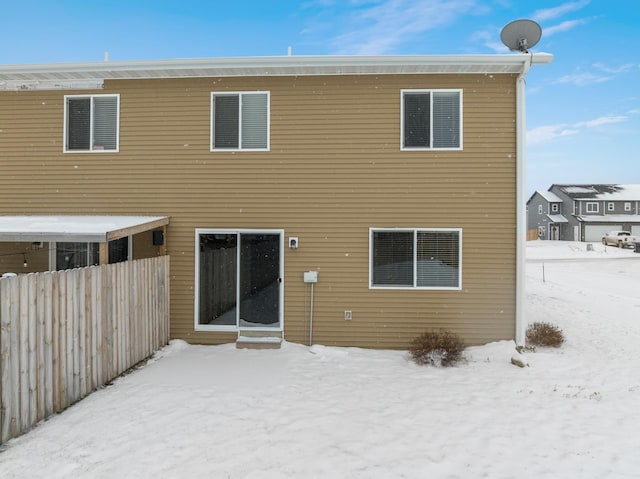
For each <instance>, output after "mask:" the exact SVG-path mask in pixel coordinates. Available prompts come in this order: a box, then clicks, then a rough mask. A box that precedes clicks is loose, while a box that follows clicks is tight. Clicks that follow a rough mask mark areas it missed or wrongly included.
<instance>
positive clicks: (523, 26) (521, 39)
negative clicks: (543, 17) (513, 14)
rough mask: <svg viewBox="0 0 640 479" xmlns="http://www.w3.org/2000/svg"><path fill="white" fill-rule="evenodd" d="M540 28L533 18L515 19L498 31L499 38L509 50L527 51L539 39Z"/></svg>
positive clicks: (540, 34)
mask: <svg viewBox="0 0 640 479" xmlns="http://www.w3.org/2000/svg"><path fill="white" fill-rule="evenodd" d="M541 36H542V28H540V25H538V24H537V23H536V22H534V21H533V20H516V21H513V22H511V23H509V24H508V25H507V26H505V27H504V28H503V29H502V31H501V32H500V40H502V43H504V44H505V45H506V46H507V48H509V50H512V51H519V52H522V53H529V48H531V47H532V46H534V45H535V44H536V43H538V42H539V41H540V37H541Z"/></svg>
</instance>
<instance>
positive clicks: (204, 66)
mask: <svg viewBox="0 0 640 479" xmlns="http://www.w3.org/2000/svg"><path fill="white" fill-rule="evenodd" d="M552 60H553V55H551V54H548V53H535V54H508V55H402V56H397V55H394V56H280V57H240V58H200V59H176V60H144V61H123V62H89V63H53V64H39V65H4V66H0V89H6V88H7V87H6V82H11V81H13V82H33V81H55V82H58V83H62V82H64V81H78V80H84V81H86V80H107V79H145V78H197V77H212V76H254V75H261V76H289V75H298V76H313V75H365V74H366V75H381V74H430V73H431V74H437V73H521V72H522V71H524V70H525V69H526V68H528V65H532V64H533V65H537V64H546V63H549V62H551V61H552Z"/></svg>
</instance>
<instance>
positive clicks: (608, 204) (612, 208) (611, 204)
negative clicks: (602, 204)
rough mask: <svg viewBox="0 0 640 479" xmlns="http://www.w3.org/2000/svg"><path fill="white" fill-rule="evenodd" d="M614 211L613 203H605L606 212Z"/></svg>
mask: <svg viewBox="0 0 640 479" xmlns="http://www.w3.org/2000/svg"><path fill="white" fill-rule="evenodd" d="M615 209H616V207H615V203H611V202H610V203H607V211H614V210H615Z"/></svg>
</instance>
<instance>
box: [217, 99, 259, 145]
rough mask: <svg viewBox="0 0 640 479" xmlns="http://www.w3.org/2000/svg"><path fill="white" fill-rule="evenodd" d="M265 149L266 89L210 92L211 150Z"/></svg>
mask: <svg viewBox="0 0 640 479" xmlns="http://www.w3.org/2000/svg"><path fill="white" fill-rule="evenodd" d="M268 149H269V93H268V92H247V93H212V94H211V151H218V150H268Z"/></svg>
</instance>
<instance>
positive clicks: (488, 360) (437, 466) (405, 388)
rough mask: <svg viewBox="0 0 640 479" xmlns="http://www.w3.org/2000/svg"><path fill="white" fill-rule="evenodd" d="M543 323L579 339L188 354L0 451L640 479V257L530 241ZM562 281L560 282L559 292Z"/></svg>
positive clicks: (173, 469) (83, 459) (179, 474)
mask: <svg viewBox="0 0 640 479" xmlns="http://www.w3.org/2000/svg"><path fill="white" fill-rule="evenodd" d="M527 255H528V258H530V259H528V263H527V290H528V301H527V314H528V318H529V320H530V321H549V322H552V323H555V324H557V325H558V326H560V327H561V328H562V329H563V330H564V332H565V335H566V337H567V342H566V344H565V345H564V346H563V347H562V348H560V349H557V350H556V349H538V350H537V351H536V352H535V353H533V352H532V353H527V354H526V357H527V359H528V361H529V363H530V367H528V368H525V369H520V368H517V367H515V366H513V365H511V364H510V358H511V355H512V352H513V344H512V343H511V342H508V341H503V342H498V343H493V344H488V345H486V346H481V347H473V348H469V349H468V350H467V357H468V361H467V363H466V364H461V365H460V366H458V367H454V368H447V369H438V368H432V367H424V366H417V365H415V364H413V363H412V362H410V361H409V360H407V356H406V353H404V352H401V351H371V350H362V349H356V348H329V347H323V346H319V345H316V346H313V347H312V348H308V347H305V346H301V345H296V344H290V343H287V344H284V345H283V348H282V349H281V350H279V351H278V350H266V351H252V350H236V349H235V348H234V346H233V345H225V346H218V347H205V346H189V345H187V344H186V343H184V342H181V341H173V342H172V343H171V344H170V345H169V346H168V347H166V348H165V349H164V350H162V351H161V352H160V353H159V354H157V355H156V357H155V358H154V360H152V361H151V362H150V363H149V364H148V365H147V366H146V367H144V368H142V369H140V370H138V371H137V372H135V373H132V374H130V375H128V376H126V377H123V378H121V379H119V380H117V381H116V383H115V384H114V385H113V386H110V387H106V388H104V389H102V390H100V391H98V392H96V393H94V394H92V395H91V396H89V397H88V398H86V399H85V400H83V401H81V402H80V403H78V404H77V405H75V406H73V407H71V408H70V409H68V410H67V411H65V412H64V413H62V414H59V415H57V416H55V417H54V418H52V419H50V420H48V421H46V422H45V423H43V424H42V425H40V426H39V427H37V428H35V429H34V430H33V431H31V432H30V433H28V434H26V435H24V436H22V437H20V438H17V439H15V440H12V441H10V442H9V443H8V444H6V445H5V446H3V449H4V451H3V452H1V453H0V477H2V478H3V479H9V478H41V477H47V478H67V477H74V478H85V477H90V478H123V477H131V478H147V477H157V478H174V477H175V478H287V477H295V478H298V477H310V478H401V477H406V478H424V477H436V478H480V477H488V478H515V477H518V478H598V479H600V478H632V477H636V478H637V477H639V476H640V472H639V471H640V355H639V354H638V345H639V344H640V254H635V253H633V251H631V250H618V249H617V248H611V247H609V248H607V249H606V250H605V248H604V246H602V245H599V244H596V245H594V251H587V250H586V245H585V244H581V243H565V242H549V241H546V242H540V241H537V242H530V243H529V244H528V246H527ZM543 273H544V281H543Z"/></svg>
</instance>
